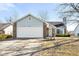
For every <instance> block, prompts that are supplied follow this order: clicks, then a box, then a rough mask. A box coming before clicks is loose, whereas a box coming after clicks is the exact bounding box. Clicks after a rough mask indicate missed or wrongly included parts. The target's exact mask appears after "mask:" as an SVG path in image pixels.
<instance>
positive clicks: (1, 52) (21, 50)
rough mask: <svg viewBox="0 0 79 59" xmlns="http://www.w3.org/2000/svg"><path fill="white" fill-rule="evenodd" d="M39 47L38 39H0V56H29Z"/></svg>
mask: <svg viewBox="0 0 79 59" xmlns="http://www.w3.org/2000/svg"><path fill="white" fill-rule="evenodd" d="M40 48H41V43H40V39H38V40H37V39H29V40H10V41H0V56H19V55H23V56H24V55H26V56H29V55H30V54H31V53H30V52H34V51H37V50H39V49H40Z"/></svg>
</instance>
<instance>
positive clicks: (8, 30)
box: [0, 23, 13, 35]
mask: <svg viewBox="0 0 79 59" xmlns="http://www.w3.org/2000/svg"><path fill="white" fill-rule="evenodd" d="M0 34H8V35H12V34H13V25H11V24H9V23H0Z"/></svg>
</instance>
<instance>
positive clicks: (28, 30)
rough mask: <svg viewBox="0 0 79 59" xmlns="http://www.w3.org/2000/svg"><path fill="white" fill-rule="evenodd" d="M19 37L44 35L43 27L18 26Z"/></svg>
mask: <svg viewBox="0 0 79 59" xmlns="http://www.w3.org/2000/svg"><path fill="white" fill-rule="evenodd" d="M17 37H20V38H22V37H24V38H30V37H43V27H19V28H17Z"/></svg>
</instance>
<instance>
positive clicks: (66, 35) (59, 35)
mask: <svg viewBox="0 0 79 59" xmlns="http://www.w3.org/2000/svg"><path fill="white" fill-rule="evenodd" d="M56 37H70V35H69V34H58V35H56Z"/></svg>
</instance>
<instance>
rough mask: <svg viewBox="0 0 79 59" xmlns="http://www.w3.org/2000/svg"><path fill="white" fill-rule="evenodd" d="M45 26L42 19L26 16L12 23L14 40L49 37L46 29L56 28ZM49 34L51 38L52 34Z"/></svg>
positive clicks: (45, 23)
mask: <svg viewBox="0 0 79 59" xmlns="http://www.w3.org/2000/svg"><path fill="white" fill-rule="evenodd" d="M47 24H48V23H47V22H46V21H44V20H43V19H40V18H37V17H35V16H33V15H31V14H28V15H26V16H24V17H22V18H21V19H19V20H18V21H16V22H15V23H14V25H13V36H14V38H45V37H47V36H48V35H49V31H48V28H50V29H51V28H54V29H55V28H56V27H55V26H53V25H49V26H48V25H47ZM51 31H52V29H51ZM50 34H51V36H52V32H51V33H50Z"/></svg>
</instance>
